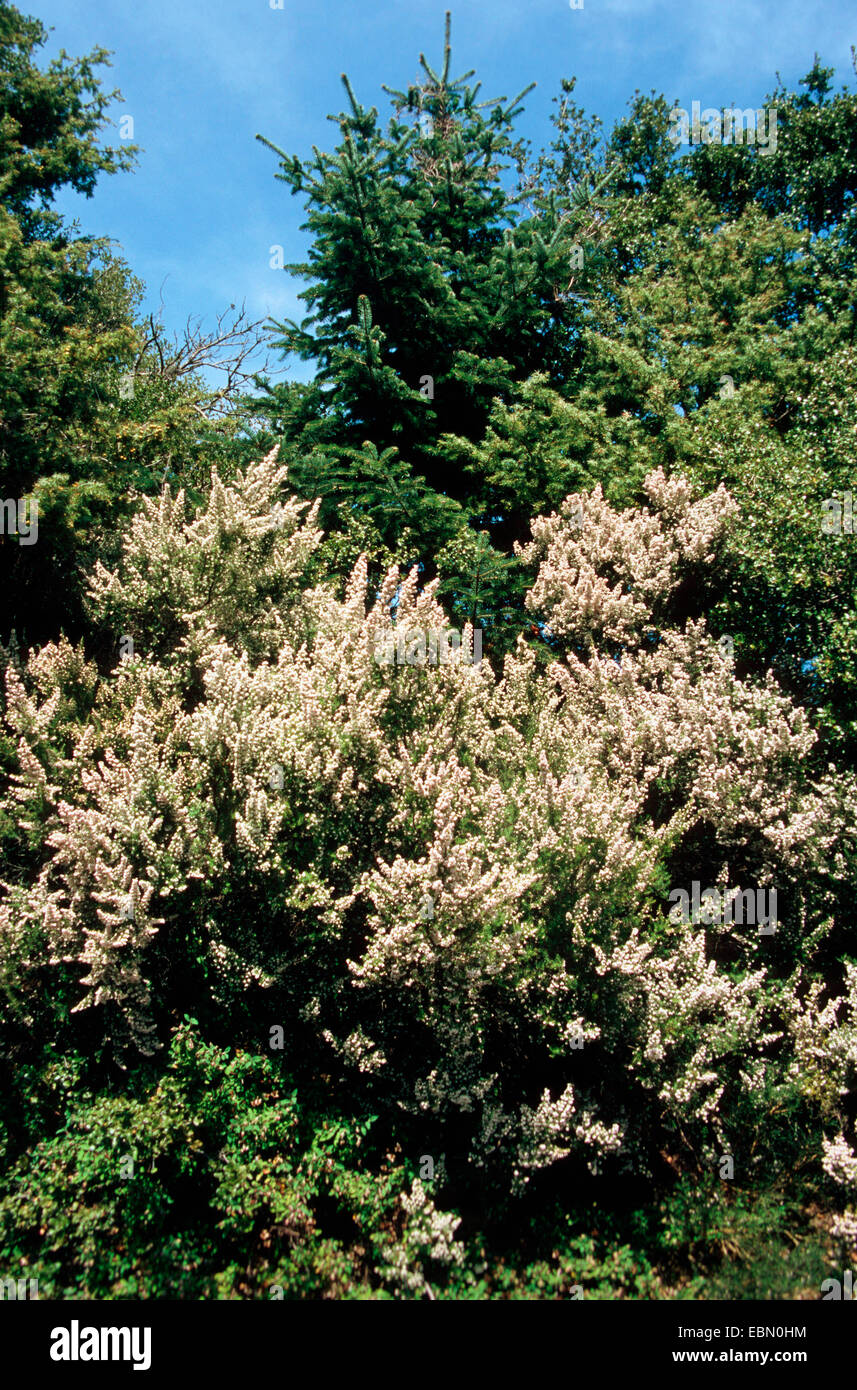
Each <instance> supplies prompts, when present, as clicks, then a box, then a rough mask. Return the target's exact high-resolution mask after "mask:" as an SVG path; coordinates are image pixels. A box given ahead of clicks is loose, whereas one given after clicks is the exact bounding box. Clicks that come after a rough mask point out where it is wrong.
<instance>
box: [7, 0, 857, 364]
mask: <svg viewBox="0 0 857 1390" xmlns="http://www.w3.org/2000/svg"><path fill="white" fill-rule="evenodd" d="M279 3H282V5H283V8H282V9H278V8H277V9H275V8H272V4H279ZM18 5H19V8H20V9H22V10H23V11H24V13H28V14H33V15H35V16H36V17H37V18H39V19H41V20H42V22H43V23H44V24H45V25H46V26H53V28H54V32H53V33H52V34H51V36H50V39H49V43H48V45H47V49H46V50H43V53H44V52H47V54H48V55H50V56H53V54H54V53H56V52H57V51H58V50H59V48H60V47H62V48H65V49H66V51H67V52H69V53H71V54H74V55H79V54H82V53H84V52H88V51H89V50H90V49H91V48H93V47H95V46H102V47H105V48H109V49H112V50H113V58H112V64H113V66H112V68H111V69H107V70H103V71H104V73H105V79H104V80H105V85H107V86H108V88H111V87H114V86H115V87H119V88H120V89H121V91H122V101H121V102H117V103H116V104H115V106H114V107H113V108H112V112H113V115H114V119H115V121H116V128H115V129H114V130H113V131H112V133H111V134H112V141H113V143H117V142H118V139H119V120H120V118H121V117H123V116H126V115H130V116H132V117H133V119H134V140H135V142H136V143H137V144H139V145H141V146H142V147H143V153H142V154H141V156H140V159H139V164H138V167H137V169H136V170H135V172H133V173H130V174H118V175H116V176H114V177H113V178H105V179H103V180H102V182H101V183H100V184H99V186H98V188H97V189H96V192H95V194H94V196H93V197H92V198H91V199H84V198H80V197H77V196H75V195H67V196H64V197H63V199H62V201H61V202H60V204H59V206H60V208H61V210H62V211H64V212H65V213H66V214H67V215H69V216H73V217H77V218H78V219H79V221H80V224H81V228H82V230H84V231H86V232H91V233H94V234H97V235H106V236H111V237H113V238H115V239H116V241H117V242H118V243H119V247H120V248H121V251H122V254H123V255H124V257H125V259H126V260H127V261H128V262H129V264H130V266H131V268H132V269H133V271H134V272H135V274H136V275H138V276H139V277H140V278H141V279H142V280H143V281H144V282H145V284H146V286H147V297H146V303H145V307H146V308H147V309H148V308H152V309H157V308H158V306H159V304H160V303H161V302H163V316H164V321H165V323H166V325H167V327H168V328H170V329H178V328H180V327H181V325H182V324H183V323H184V321H185V320H186V318H187V317H188V315H195V316H202V318H203V320H204V322H206V323H209V324H211V323H212V322H213V319H214V315H215V314H216V313H217V312H218V311H219V310H222V309H224V308H226V307H227V306H228V305H229V304H230V303H233V302H236V303H238V304H239V305H240V304H241V303H242V302H246V305H247V309H248V312H249V313H250V314H251V315H252V316H253V317H254V318H261V317H265V316H267V315H273V316H274V317H283V316H287V317H293V316H294V317H302V316H303V314H304V312H305V310H304V307H303V305H302V303H301V302H300V301H299V300H298V299H297V293H298V291H299V290H300V288H301V283H300V282H299V281H297V280H294V279H293V278H292V277H290V276H289V275H288V273H287V272H284V271H282V270H280V271H276V270H272V269H271V267H270V264H269V257H270V247H271V246H272V245H281V246H282V247H283V248H284V255H285V260H286V262H288V261H293V260H302V259H304V258H305V255H306V250H307V244H308V243H307V238H306V234H305V233H302V232H301V231H300V226H301V222H302V221H303V215H302V205H301V201H300V200H299V199H298V198H294V197H293V196H292V195H291V193H290V191H289V190H288V188H287V187H286V185H284V184H282V183H278V182H277V181H276V180H275V179H274V174H275V172H276V168H277V161H276V157H275V156H274V155H273V154H272V153H271V152H270V151H269V150H267V149H265V147H264V146H262V145H261V144H259V142H257V141H256V140H255V139H254V137H255V135H256V132H257V131H259V132H260V133H261V134H263V135H266V136H267V137H268V138H269V139H271V140H272V141H273V142H274V143H275V144H277V145H279V146H280V147H281V148H282V149H284V150H286V151H288V152H289V153H295V154H299V155H301V156H303V155H305V154H310V153H311V147H312V145H313V144H316V145H318V146H319V147H320V148H323V149H329V148H331V147H332V146H333V145H334V144H335V143H336V139H337V137H338V131H337V128H336V127H335V126H334V125H333V124H331V123H330V122H329V121H328V120H327V119H326V118H327V115H328V113H336V112H339V111H341V110H342V109H343V105H344V101H345V93H344V91H343V88H342V85H341V81H340V73H341V72H343V71H345V72H347V73H348V74H349V76H350V78H351V81H352V83H353V86H354V88H355V91H356V94H357V96H358V98H359V99H360V100H362V101H364V102H365V103H366V104H367V105H376V106H378V108H379V110H380V111H381V113H382V114H386V111H387V110H388V109H389V106H388V102H389V98H388V97H387V95H386V93H384V92H383V91H382V90H381V84H382V83H387V84H388V85H389V86H392V87H398V88H400V89H401V88H403V87H406V86H407V84H408V83H409V82H411V81H413V80H415V79H416V78H417V76H418V73H419V53H420V52H421V51H423V52H425V54H426V57H427V59H428V61H429V63H431V64H432V66H436V65H437V63H438V62H439V61H440V55H441V49H442V39H443V16H444V12H445V10H446V9H447V8H451V10H452V66H453V69H454V70H455V75H456V76H457V75H458V74H459V73H461V72H464V71H466V70H467V69H468V68H476V74H477V78H478V79H481V80H482V83H483V90H482V95H483V96H485V97H490V96H499V95H506V96H508V97H513V96H515V95H516V94H517V93H518V92H519V91H520V90H521V89H522V88H523V87H524V86H526V84H527V83H528V82H530V81H535V82H537V84H538V86H537V87H536V90H535V91H534V92H532V93H531V94H530V96H529V97H528V98H527V101H526V112H525V114H524V116H523V117H522V118H521V124H520V131H521V133H522V134H523V135H525V136H527V137H528V138H529V139H531V140H532V141H533V144H534V146H535V147H536V148H538V147H540V146H541V144H542V143H546V142H547V141H548V139H549V138H550V127H549V125H548V117H549V114H550V111H551V110H552V105H551V99H552V97H554V96H555V95H556V94H557V92H558V90H559V84H560V79H561V78H562V77H571V76H576V77H577V79H578V82H577V89H576V93H575V96H576V99H577V101H578V103H579V104H580V105H582V106H583V107H585V109H586V110H587V111H588V112H592V113H595V114H597V115H599V116H601V118H602V119H603V121H604V123H605V129H606V130H607V131H609V129H610V127H611V126H612V124H613V122H614V121H615V120H616V119H617V118H618V117H620V116H621V115H623V114H624V112H625V110H626V107H627V102H628V99H629V98H630V97H631V96H632V95H633V93H634V91H635V89H637V88H639V89H640V90H641V91H643V92H649V91H650V90H651V89H652V88H654V89H655V90H656V91H658V92H661V91H662V92H663V93H664V95H665V96H666V97H667V98H668V99H670V100H673V99H676V100H677V101H678V103H679V105H681V106H683V107H685V108H686V109H687V110H688V111H689V110H690V108H691V103H692V102H693V101H695V100H698V101H700V102H701V105H702V106H703V107H706V106H720V107H722V106H724V105H726V104H733V103H734V104H735V105H737V106H740V107H742V108H744V107H748V106H754V107H755V106H759V105H761V103H762V99H763V97H764V96H765V94H766V93H768V92H770V91H771V90H772V88H773V87H774V86H775V84H776V74H777V72H779V74H780V76H781V77H782V79H783V81H784V82H785V83H786V84H787V85H789V86H794V85H796V84H797V82H798V80H799V78H800V77H802V76H803V75H804V74H805V73H806V72H807V71H808V69H809V68H810V67H811V65H812V59H813V54H814V53H815V52H818V54H819V57H820V58H821V60H822V62H823V63H824V64H825V65H826V66H828V67H834V68H835V70H836V77H835V81H836V85H837V86H840V85H841V84H842V83H848V82H849V81H853V73H852V70H851V59H850V45H851V44H852V43H855V44H857V12H855V10H854V6H853V3H851V0H848V3H845V2H844V0H842V2H841V0H782V2H778V0H767V3H748V0H716V3H713V4H705V3H700V0H695V2H694V3H691V4H688V3H680V2H679V0H583V8H582V9H579V10H572V9H571V7H570V4H569V0H516V2H515V3H513V0H453V3H451V4H447V3H444V0H383V3H379V2H378V0H364V3H362V4H357V3H354V0H310V3H308V4H307V3H301V2H300V0H33V4H32V6H30V5H28V4H26V3H25V2H24V0H18ZM284 370H288V374H289V375H292V376H300V377H302V378H304V377H305V376H306V374H307V370H308V368H307V367H306V366H302V365H301V364H297V363H295V362H292V363H291V364H290V365H289V367H288V369H284Z"/></svg>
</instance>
